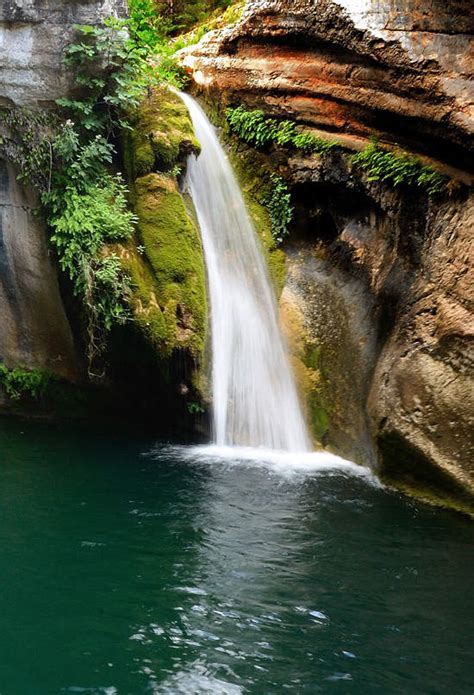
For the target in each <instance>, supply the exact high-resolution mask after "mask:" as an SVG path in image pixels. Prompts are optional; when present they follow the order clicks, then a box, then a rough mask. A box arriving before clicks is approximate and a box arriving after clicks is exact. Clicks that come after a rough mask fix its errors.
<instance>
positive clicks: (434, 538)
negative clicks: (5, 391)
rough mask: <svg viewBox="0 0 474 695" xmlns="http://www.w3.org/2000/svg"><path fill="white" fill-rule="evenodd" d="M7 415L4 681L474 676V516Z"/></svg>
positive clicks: (43, 692) (1, 577) (454, 687)
mask: <svg viewBox="0 0 474 695" xmlns="http://www.w3.org/2000/svg"><path fill="white" fill-rule="evenodd" d="M152 446H153V444H152V442H148V441H146V440H144V439H143V440H139V439H133V438H131V437H130V438H125V436H119V435H117V436H113V435H111V434H110V433H109V434H107V435H106V434H103V435H97V434H93V433H87V432H85V431H80V430H77V429H76V430H74V429H63V430H61V429H58V428H55V427H52V426H32V425H21V424H18V423H12V422H5V421H3V422H0V457H1V465H0V481H1V484H0V621H1V622H0V626H1V630H0V693H1V695H12V694H13V695H30V694H32V695H55V694H56V693H101V694H107V695H116V694H118V695H129V694H130V695H132V694H133V695H135V694H141V693H186V694H188V693H190V694H192V693H231V694H234V693H255V694H262V693H265V694H266V693H286V692H294V693H319V692H322V693H350V694H352V693H354V694H355V693H357V694H364V695H366V694H370V693H383V694H392V693H403V694H411V693H413V694H420V693H422V694H428V693H429V694H431V693H433V694H435V693H436V694H438V693H450V694H453V695H454V694H456V695H462V694H464V693H465V694H466V695H472V693H473V692H474V663H473V659H472V654H473V641H474V635H473V624H474V621H473V618H474V611H473V603H472V600H473V589H474V561H473V545H474V526H473V525H472V524H471V523H470V522H468V521H467V520H465V519H464V518H462V517H460V516H459V517H458V516H456V515H453V514H450V513H447V512H443V511H440V510H433V509H430V508H427V507H424V506H422V505H418V504H415V503H413V502H411V501H408V500H406V499H403V498H400V497H398V496H396V495H393V494H390V493H387V492H385V491H383V490H382V489H379V488H377V487H374V486H372V485H370V484H369V483H368V482H367V481H366V480H364V479H361V478H358V477H356V476H354V475H348V474H347V473H344V472H341V471H332V472H331V471H326V472H321V473H319V474H318V473H317V472H315V471H313V472H310V473H304V472H301V471H300V472H293V473H292V472H291V471H285V470H283V469H281V471H280V472H279V473H277V472H275V471H274V470H272V469H271V467H270V468H261V467H256V466H253V465H252V464H251V463H248V464H240V465H231V463H230V462H229V461H228V462H221V463H220V462H218V461H214V462H213V463H205V462H202V461H201V462H199V461H195V460H193V459H192V458H191V459H190V458H189V457H185V456H182V455H181V454H180V453H179V451H178V452H177V453H176V452H175V453H172V452H171V451H169V450H168V451H166V450H164V451H162V452H161V453H158V454H157V455H156V457H155V458H153V457H149V456H148V457H147V456H143V455H142V454H143V452H147V451H149V450H150V449H151V448H152Z"/></svg>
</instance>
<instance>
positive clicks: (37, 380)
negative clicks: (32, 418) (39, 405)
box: [0, 364, 53, 401]
mask: <svg viewBox="0 0 474 695" xmlns="http://www.w3.org/2000/svg"><path fill="white" fill-rule="evenodd" d="M52 378H53V375H52V373H51V372H49V371H48V370H46V369H23V368H22V367H15V368H14V369H8V367H6V366H5V365H4V364H0V384H1V385H2V386H3V388H4V389H5V392H6V394H7V396H8V397H9V398H10V399H11V400H12V401H19V400H21V399H23V398H30V399H33V400H38V399H40V398H41V396H42V395H43V394H44V392H45V390H46V388H47V386H48V385H49V383H50V381H51V379H52Z"/></svg>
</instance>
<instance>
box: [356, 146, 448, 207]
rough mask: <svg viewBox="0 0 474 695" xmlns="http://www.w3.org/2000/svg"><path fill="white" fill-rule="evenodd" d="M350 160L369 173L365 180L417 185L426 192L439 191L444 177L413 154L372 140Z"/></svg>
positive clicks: (444, 183) (445, 181) (444, 181)
mask: <svg viewBox="0 0 474 695" xmlns="http://www.w3.org/2000/svg"><path fill="white" fill-rule="evenodd" d="M352 161H353V162H354V164H356V165H357V166H360V167H362V168H363V169H365V170H366V171H367V173H368V174H369V177H368V179H369V181H388V182H389V183H391V184H393V185H394V186H401V185H406V186H417V187H419V188H423V189H424V190H425V191H426V192H427V193H428V195H433V194H435V193H439V192H440V191H442V190H443V188H444V187H445V185H446V183H447V181H448V179H447V177H446V176H443V174H440V173H439V172H438V171H436V170H435V169H433V168H432V167H429V166H426V165H423V164H422V163H421V162H420V160H419V159H417V157H415V156H414V155H411V154H409V153H408V152H402V151H389V150H384V149H382V148H381V147H380V146H379V144H378V141H377V140H375V139H373V140H371V142H370V143H369V144H368V145H367V147H366V148H365V149H364V150H362V152H358V153H357V154H355V155H353V157H352Z"/></svg>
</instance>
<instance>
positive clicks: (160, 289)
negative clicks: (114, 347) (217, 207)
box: [123, 173, 206, 359]
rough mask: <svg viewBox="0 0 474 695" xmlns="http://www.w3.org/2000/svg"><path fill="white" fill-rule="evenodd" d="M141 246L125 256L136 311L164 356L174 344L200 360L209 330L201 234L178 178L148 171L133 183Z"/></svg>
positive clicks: (139, 322) (138, 320) (137, 245)
mask: <svg viewBox="0 0 474 695" xmlns="http://www.w3.org/2000/svg"><path fill="white" fill-rule="evenodd" d="M133 199H134V209H135V212H136V214H137V216H138V230H137V242H138V243H137V244H135V245H134V247H132V246H129V247H127V248H126V249H125V253H124V254H123V258H124V265H125V267H126V269H127V270H128V272H129V273H130V275H131V278H132V281H133V284H134V293H133V302H134V314H135V317H136V320H137V322H138V324H139V325H140V326H141V328H142V329H143V330H144V332H145V333H146V334H147V335H148V336H149V339H150V340H151V341H152V343H153V344H154V346H155V347H156V349H157V350H158V351H159V353H160V356H161V357H169V356H170V355H171V353H172V351H173V350H174V349H176V348H180V349H188V350H189V351H190V352H191V354H192V355H193V356H194V357H196V358H197V359H199V357H200V356H201V355H202V352H203V350H204V341H205V330H206V287H205V275H204V263H203V258H202V250H201V242H200V238H199V233H198V230H197V229H196V227H195V226H194V224H193V222H192V220H191V218H190V217H189V215H188V214H187V212H186V208H185V205H184V201H183V199H182V197H181V195H180V193H179V191H178V188H177V185H176V182H175V181H174V180H173V179H172V178H171V177H169V176H166V175H164V174H155V173H152V174H147V175H146V176H143V177H140V178H139V179H137V180H136V181H135V184H134V193H133Z"/></svg>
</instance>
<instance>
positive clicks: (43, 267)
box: [0, 160, 76, 379]
mask: <svg viewBox="0 0 474 695" xmlns="http://www.w3.org/2000/svg"><path fill="white" fill-rule="evenodd" d="M15 174H16V172H15V171H14V169H13V167H12V165H11V164H8V163H7V162H5V161H3V160H0V317H1V331H0V362H4V363H5V364H6V365H7V367H10V368H11V367H16V366H18V365H21V366H24V367H30V368H33V367H35V368H37V367H40V368H47V369H51V370H52V371H54V372H56V373H57V374H59V375H61V376H63V377H66V378H69V379H71V378H74V377H75V375H76V359H75V354H74V347H73V339H72V334H71V329H70V327H69V324H68V321H67V319H66V315H65V311H64V308H63V305H62V301H61V297H60V294H59V288H58V281H57V276H56V271H55V268H54V263H53V261H52V260H51V258H50V256H49V252H48V244H47V240H46V234H45V230H44V228H43V225H42V224H41V221H40V219H39V218H38V217H37V216H36V215H35V211H36V210H37V200H36V199H35V197H34V196H33V194H31V193H28V192H27V191H25V189H24V188H23V186H22V185H21V184H19V183H18V181H17V180H16V176H15Z"/></svg>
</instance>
